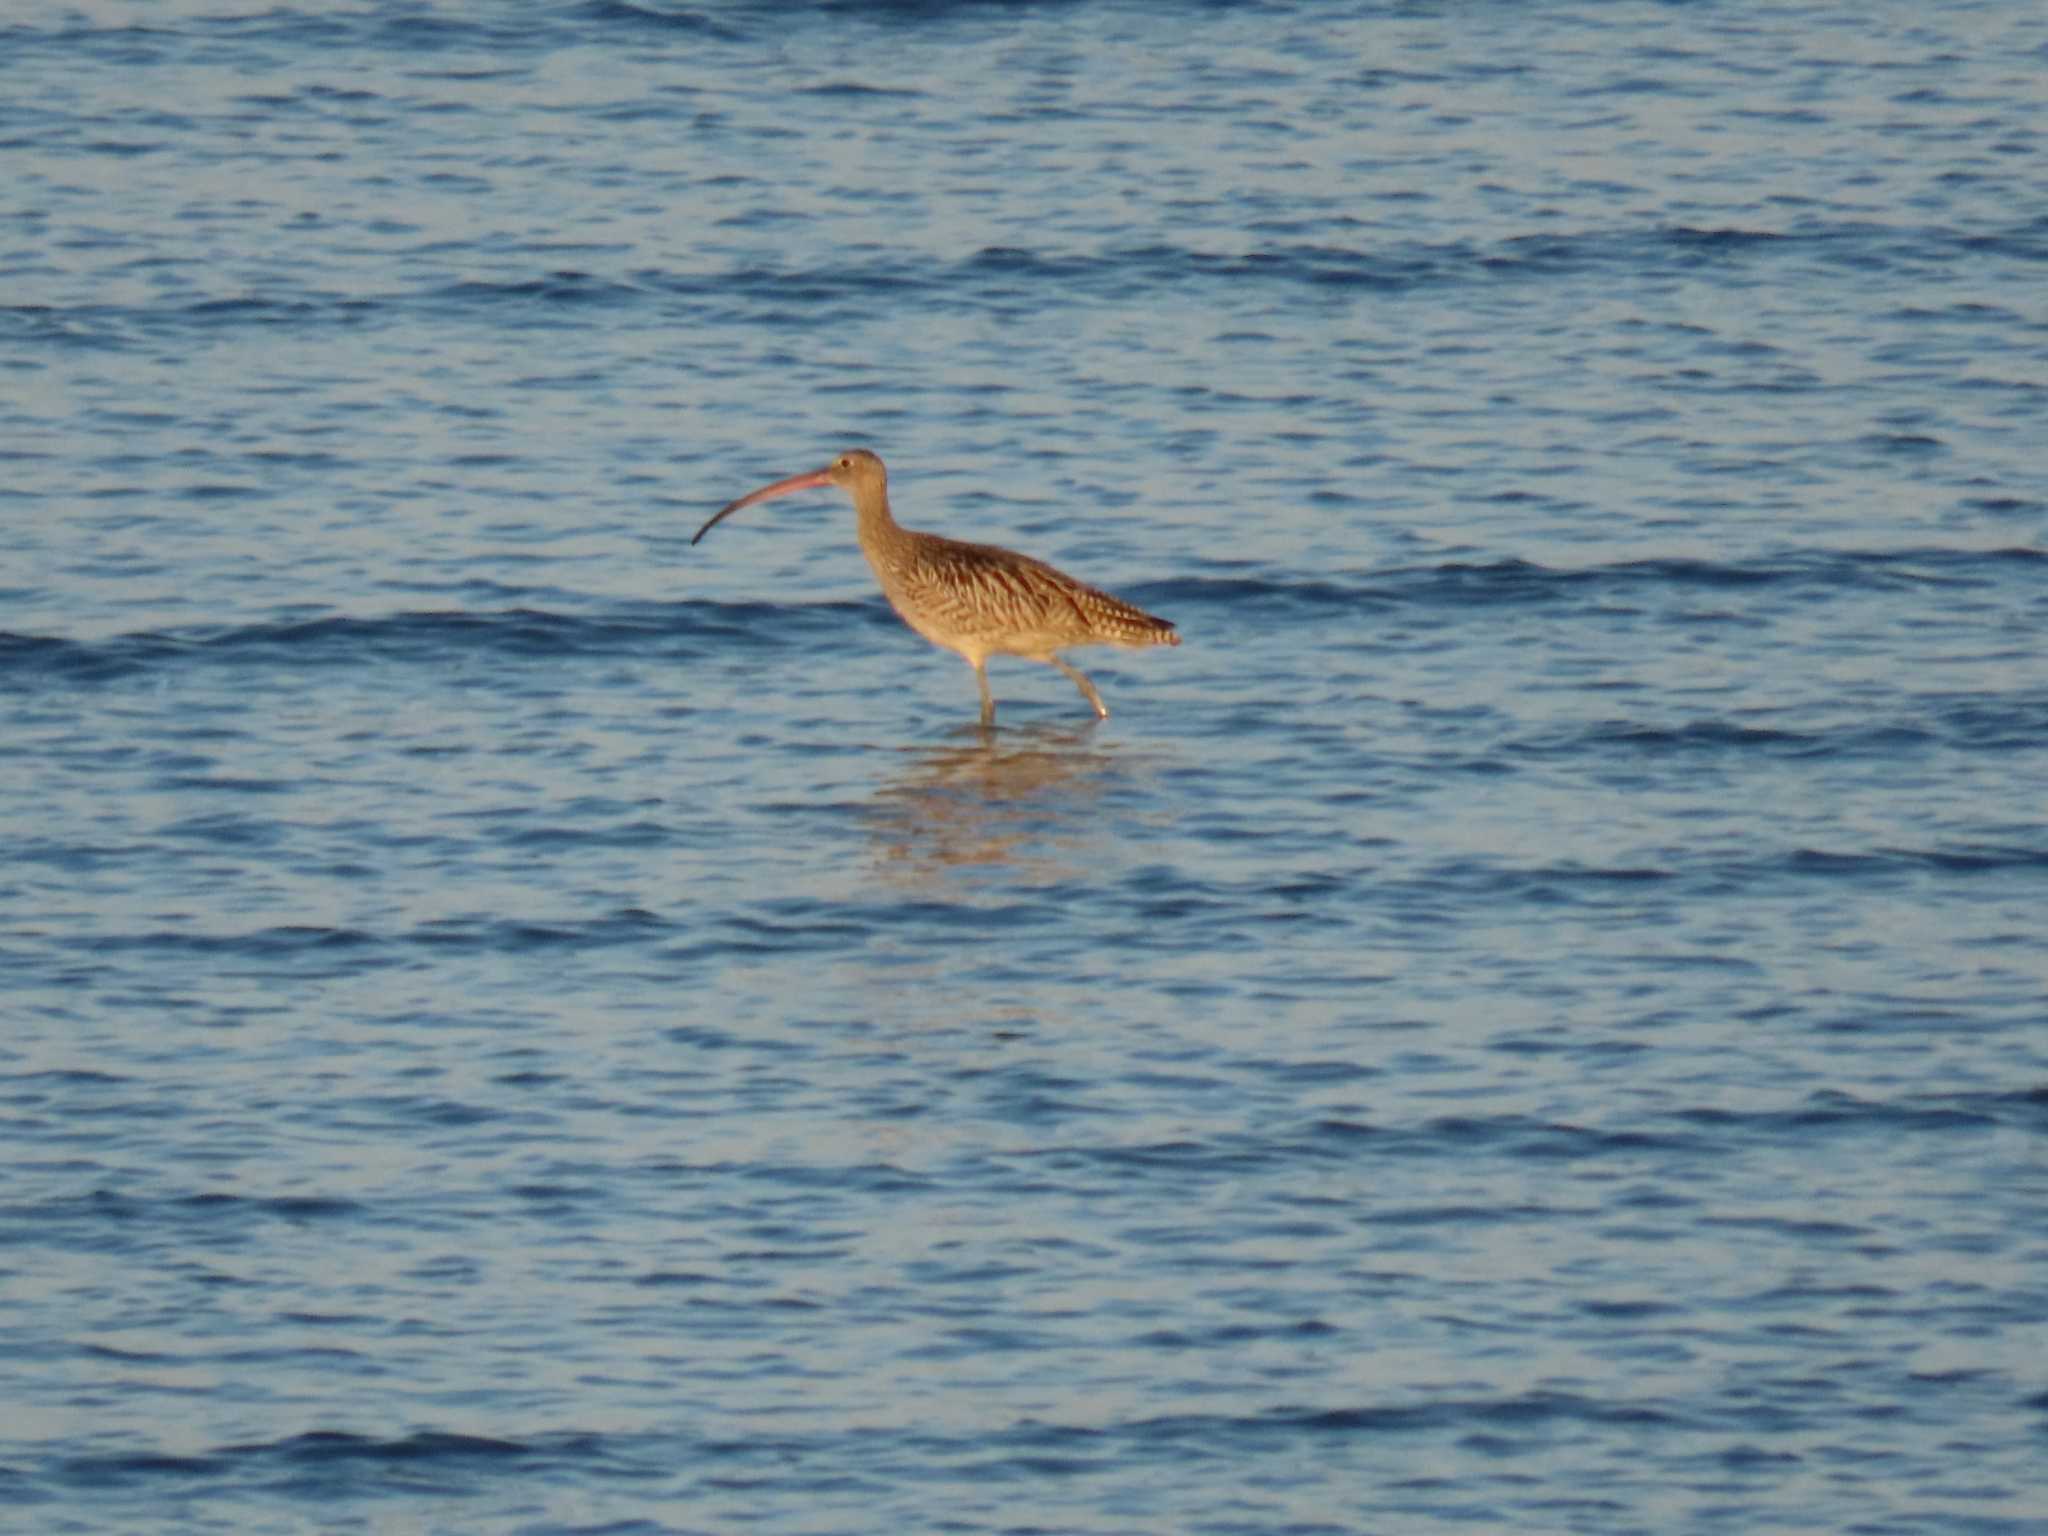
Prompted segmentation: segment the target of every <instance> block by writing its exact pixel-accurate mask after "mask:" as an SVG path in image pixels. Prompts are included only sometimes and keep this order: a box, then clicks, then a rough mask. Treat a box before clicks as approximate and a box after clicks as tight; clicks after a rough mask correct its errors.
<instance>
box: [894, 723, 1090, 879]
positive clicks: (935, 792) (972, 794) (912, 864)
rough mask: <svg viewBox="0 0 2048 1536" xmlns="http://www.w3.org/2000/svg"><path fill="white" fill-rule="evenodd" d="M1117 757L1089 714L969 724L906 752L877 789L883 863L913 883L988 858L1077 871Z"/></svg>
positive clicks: (1035, 869) (1058, 873) (1032, 871)
mask: <svg viewBox="0 0 2048 1536" xmlns="http://www.w3.org/2000/svg"><path fill="white" fill-rule="evenodd" d="M1117 764H1118V757H1117V754H1116V753H1115V752H1114V751H1113V750H1111V749H1110V748H1109V747H1108V746H1107V745H1104V744H1101V743H1100V742H1099V741H1098V739H1097V737H1096V728H1095V725H1094V723H1093V722H1090V723H1089V724H1088V725H1086V726H1082V727H1079V728H1076V729H1056V728H1053V727H1025V728H1024V729H1021V730H1002V731H983V730H980V729H978V728H975V727H964V728H963V729H962V731H961V733H960V736H959V738H958V739H957V740H955V741H952V742H949V743H948V744H946V745H945V746H941V747H929V748H922V749H919V750H917V751H915V752H912V753H910V754H908V755H907V756H906V758H905V760H904V763H903V766H902V767H901V768H899V769H898V771H897V772H896V773H895V774H894V775H893V776H892V777H891V778H890V779H889V781H888V782H886V783H885V784H883V785H882V787H881V788H880V789H879V790H878V791H876V794H875V803H874V806H873V808H872V810H871V812H870V819H871V825H872V828H873V832H874V838H875V852H876V854H877V857H878V858H879V860H880V863H881V866H882V870H883V872H884V873H885V874H886V875H888V876H889V877H890V878H892V879H898V880H904V881H907V882H909V883H912V884H928V883H936V882H942V881H944V880H945V879H947V878H948V877H949V876H951V875H954V874H957V873H958V872H960V871H961V870H963V869H971V868H974V867H977V866H990V865H994V866H1001V867H1003V868H1005V869H1007V870H1008V871H1010V872H1012V873H1014V874H1017V875H1021V876H1023V877H1025V878H1027V879H1031V880H1034V881H1042V882H1048V883H1050V882H1054V881H1060V880H1068V879H1072V878H1074V877H1075V876H1076V875H1078V874H1080V873H1081V871H1082V870H1083V869H1084V868H1085V867H1086V865H1087V859H1086V858H1085V856H1084V854H1085V849H1086V845H1087V842H1088V839H1089V838H1090V837H1091V835H1099V833H1100V828H1099V827H1095V831H1094V832H1093V833H1092V834H1091V831H1090V828H1091V827H1092V826H1095V819H1094V815H1093V807H1094V803H1095V801H1096V800H1097V799H1099V798H1100V796H1101V795H1102V793H1103V791H1104V790H1105V789H1106V788H1107V787H1108V786H1109V785H1110V784H1111V783H1113V782H1114V781H1115V778H1116V771H1115V770H1116V768H1117Z"/></svg>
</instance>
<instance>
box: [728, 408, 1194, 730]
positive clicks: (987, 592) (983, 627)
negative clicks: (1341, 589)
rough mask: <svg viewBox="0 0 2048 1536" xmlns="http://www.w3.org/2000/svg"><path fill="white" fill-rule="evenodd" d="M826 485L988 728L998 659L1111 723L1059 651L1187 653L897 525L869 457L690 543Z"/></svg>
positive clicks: (745, 501)
mask: <svg viewBox="0 0 2048 1536" xmlns="http://www.w3.org/2000/svg"><path fill="white" fill-rule="evenodd" d="M827 485H836V486H839V487H840V488H841V489H843V490H844V491H845V492H846V493H847V494H848V495H849V496H851V497H852V498H853V510H854V513H855V518H856V524H855V526H856V530H857V532H858V534H859V537H860V550H861V553H862V554H864V555H866V556H867V557H868V564H869V565H870V566H872V567H873V568H874V572H875V579H876V580H877V581H879V582H880V583H881V584H882V595H883V596H884V597H886V598H888V599H889V606H890V607H892V608H894V609H895V610H896V613H897V616H898V617H899V618H901V619H902V620H903V622H904V623H906V624H908V625H909V626H910V627H911V628H912V629H914V630H916V631H917V632H918V633H919V634H920V635H923V636H924V637H925V639H927V640H929V641H931V643H932V644H933V645H936V646H941V647H943V648H944V649H946V650H949V651H954V652H957V653H958V654H959V655H960V656H961V657H962V658H963V659H964V660H965V661H966V663H967V664H968V665H969V666H970V667H972V668H974V680H975V682H976V683H978V684H980V686H981V723H982V726H983V728H984V729H986V728H987V727H989V726H991V725H993V724H995V718H996V701H995V699H994V697H993V696H992V695H991V694H990V693H989V691H988V659H989V657H991V656H1023V657H1026V658H1027V659H1029V660H1031V661H1042V662H1045V663H1046V664H1047V665H1048V666H1054V667H1058V668H1059V669H1060V671H1062V672H1064V673H1066V675H1067V676H1068V678H1069V679H1071V680H1072V682H1073V684H1074V686H1075V687H1076V688H1079V689H1080V690H1081V696H1082V697H1083V698H1085V699H1086V700H1087V701H1088V702H1089V703H1090V704H1092V705H1094V706H1095V713H1096V716H1097V717H1098V718H1102V717H1106V716H1107V715H1108V714H1109V706H1108V705H1106V704H1104V703H1103V702H1102V695H1101V694H1099V693H1097V692H1096V691H1095V685H1094V684H1093V683H1091V682H1089V681H1088V679H1087V678H1086V677H1084V676H1082V675H1081V673H1080V672H1078V671H1077V670H1075V669H1074V668H1073V667H1070V666H1069V665H1067V663H1066V662H1065V661H1063V660H1061V659H1060V656H1059V652H1061V651H1063V650H1067V649H1069V648H1071V647H1073V646H1077V645H1132V646H1136V645H1179V644H1180V636H1179V635H1177V634H1175V633H1174V632H1173V626H1172V625H1171V624H1169V623H1168V622H1167V621H1166V620H1165V619H1155V618H1154V617H1153V616H1152V615H1151V614H1149V613H1147V612H1145V611H1144V610H1143V609H1142V608H1135V607H1133V606H1132V605H1131V604H1129V603H1127V602H1125V601H1124V600H1123V599H1122V598H1117V597H1111V596H1110V595H1109V594H1108V593H1107V592H1103V591H1100V590H1098V589H1097V588H1094V587H1091V586H1089V585H1088V584H1087V583H1086V582H1083V581H1076V580H1074V578H1073V577H1071V576H1069V575H1067V574H1066V573H1065V572H1064V571H1056V570H1054V569H1053V568H1052V567H1051V566H1049V565H1047V564H1046V563H1045V562H1044V561H1043V560H1034V559H1032V558H1031V557H1030V556H1029V555H1020V554H1018V553H1016V552H1015V551H1014V550H1008V549H1001V548H999V547H997V546H996V545H994V544H967V543H963V542H962V541H960V540H959V539H948V538H943V537H941V536H940V535H938V534H936V533H919V532H917V531H916V530H915V529H911V528H905V527H902V526H900V525H899V524H898V523H897V521H896V519H895V518H894V517H893V516H891V515H890V512H889V472H888V470H886V469H884V468H883V467H882V461H881V459H880V458H879V457H877V456H876V455H874V454H872V453H870V452H868V451H867V449H865V448H849V449H847V450H846V451H845V452H844V453H842V454H840V455H839V456H838V457H836V458H835V459H833V461H832V462H831V463H830V464H827V465H826V466H825V467H824V468H823V469H814V470H812V471H810V472H809V473H808V474H802V475H791V476H790V477H789V478H788V479H787V480H777V481H776V482H775V483H774V484H772V485H764V486H762V487H761V488H760V489H759V490H758V491H749V492H748V493H747V494H746V495H744V496H742V497H741V498H740V499H739V500H738V501H735V502H730V503H728V504H727V505H725V506H723V507H721V508H719V510H718V512H717V513H716V514H715V515H714V516H713V517H712V518H711V520H710V521H709V522H707V523H706V524H705V525H704V526H703V527H702V528H699V529H698V530H697V535H696V538H693V539H691V540H690V542H691V543H692V544H695V543H696V542H697V539H701V538H703V537H704V535H705V534H707V533H709V532H710V531H711V530H712V529H713V528H715V527H716V526H717V525H718V524H719V523H720V522H721V521H722V520H723V519H725V518H728V517H730V516H732V514H733V513H735V512H737V511H739V510H740V508H742V507H751V506H752V505H753V504H754V503H755V502H757V501H766V500H768V498H769V497H771V496H787V495H789V494H790V493H791V492H792V491H810V490H816V489H818V488H820V487H822V486H827Z"/></svg>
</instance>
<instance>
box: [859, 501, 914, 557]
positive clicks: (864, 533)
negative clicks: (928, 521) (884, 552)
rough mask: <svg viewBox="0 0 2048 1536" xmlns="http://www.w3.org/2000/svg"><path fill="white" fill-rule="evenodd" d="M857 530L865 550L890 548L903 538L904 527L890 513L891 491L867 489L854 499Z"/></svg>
mask: <svg viewBox="0 0 2048 1536" xmlns="http://www.w3.org/2000/svg"><path fill="white" fill-rule="evenodd" d="M853 513H854V525H855V532H856V533H857V535H858V536H859V538H860V545H861V548H862V549H865V550H880V549H888V548H890V547H892V546H894V545H896V544H898V543H901V542H902V540H903V529H902V528H901V527H899V526H898V525H897V522H896V519H895V518H894V517H892V516H890V514H889V493H888V492H887V491H885V490H877V491H866V492H863V493H862V494H861V495H859V496H856V497H855V498H854V501H853Z"/></svg>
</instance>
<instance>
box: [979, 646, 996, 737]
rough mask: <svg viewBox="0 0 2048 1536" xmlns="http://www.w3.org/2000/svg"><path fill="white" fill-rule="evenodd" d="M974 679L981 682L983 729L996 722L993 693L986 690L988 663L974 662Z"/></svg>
mask: <svg viewBox="0 0 2048 1536" xmlns="http://www.w3.org/2000/svg"><path fill="white" fill-rule="evenodd" d="M974 680H975V681H976V682H977V683H979V684H981V728H982V729H983V730H984V731H985V730H987V729H988V728H989V727H990V726H992V725H994V724H995V723H996V700H995V695H994V694H992V693H990V692H989V691H988V665H987V663H985V662H979V661H977V662H976V663H974Z"/></svg>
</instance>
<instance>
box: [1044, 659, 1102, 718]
mask: <svg viewBox="0 0 2048 1536" xmlns="http://www.w3.org/2000/svg"><path fill="white" fill-rule="evenodd" d="M1045 659H1046V660H1047V661H1049V662H1051V663H1052V664H1053V665H1054V666H1056V667H1058V668H1059V669H1060V670H1061V671H1062V672H1064V673H1066V674H1067V676H1068V677H1070V678H1072V679H1073V680H1074V686H1075V687H1076V688H1078V689H1080V690H1081V697H1082V698H1084V699H1086V700H1087V701H1088V702H1089V703H1090V704H1093V705H1094V706H1095V716H1096V718H1097V719H1098V720H1107V719H1108V718H1109V706H1108V705H1107V704H1105V703H1103V702H1102V695H1101V694H1099V693H1097V692H1096V691H1095V685H1094V684H1093V683H1091V682H1089V681H1088V679H1087V678H1085V677H1083V676H1082V675H1081V674H1080V673H1079V672H1076V671H1075V670H1074V669H1073V668H1072V667H1070V666H1068V665H1067V664H1066V663H1065V662H1064V661H1061V660H1060V659H1059V657H1057V656H1048V657H1046V658H1045Z"/></svg>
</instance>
